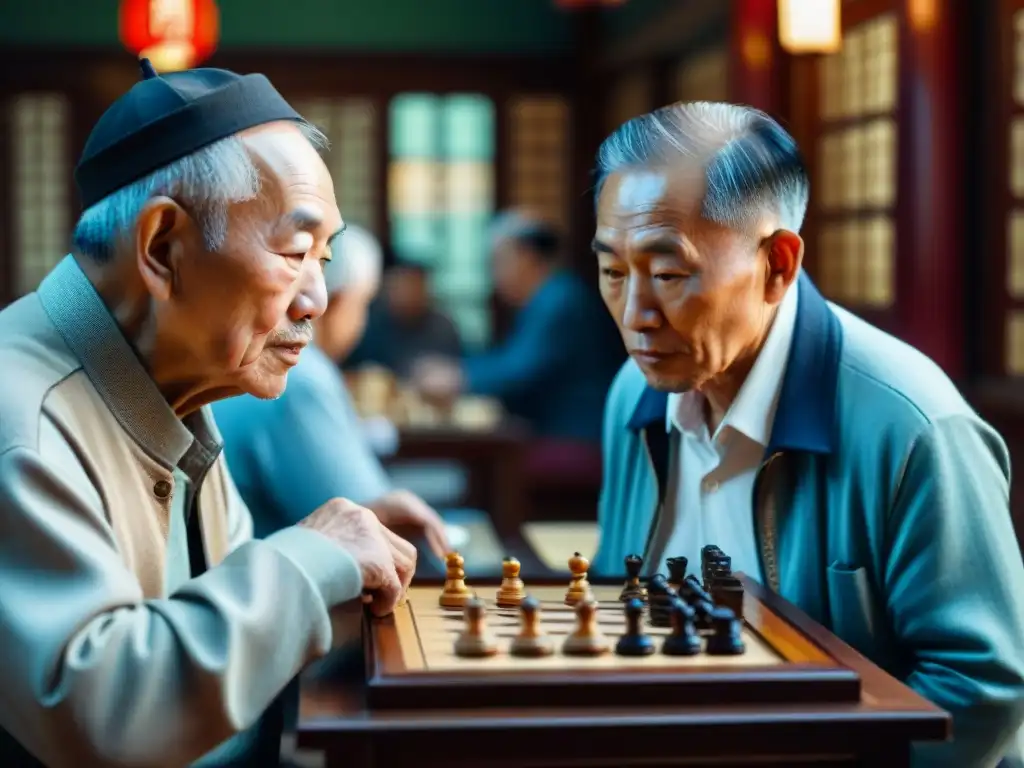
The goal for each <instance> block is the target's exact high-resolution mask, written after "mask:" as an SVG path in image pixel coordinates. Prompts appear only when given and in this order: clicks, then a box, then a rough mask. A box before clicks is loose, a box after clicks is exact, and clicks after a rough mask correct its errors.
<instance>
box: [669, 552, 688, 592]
mask: <svg viewBox="0 0 1024 768" xmlns="http://www.w3.org/2000/svg"><path fill="white" fill-rule="evenodd" d="M689 564H690V561H689V560H687V559H686V558H685V557H682V556H680V557H670V558H668V560H666V561H665V565H667V566H668V585H669V586H670V587H672V589H674V590H675V591H676V592H678V591H679V590H680V589H681V588H682V586H683V580H684V579H685V578H686V569H687V567H688V566H689Z"/></svg>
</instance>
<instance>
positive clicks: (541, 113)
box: [509, 96, 571, 231]
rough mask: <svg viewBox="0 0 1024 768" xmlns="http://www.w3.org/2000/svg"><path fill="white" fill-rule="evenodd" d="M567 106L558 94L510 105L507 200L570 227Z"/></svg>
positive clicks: (521, 99) (529, 97) (524, 99)
mask: <svg viewBox="0 0 1024 768" xmlns="http://www.w3.org/2000/svg"><path fill="white" fill-rule="evenodd" d="M569 139H570V136H569V105H568V104H567V103H566V101H565V99H563V98H562V97H560V96H521V97H517V98H515V99H513V100H512V102H511V103H510V104H509V143H510V147H511V150H510V153H509V163H510V166H511V167H510V174H509V175H510V177H511V179H510V188H509V202H510V204H511V205H512V206H514V207H517V208H529V209H532V210H535V211H539V212H541V213H543V214H544V215H545V217H546V218H548V219H549V220H550V221H551V222H552V223H553V224H555V225H556V226H558V227H560V228H561V229H562V230H563V231H564V230H565V229H567V228H568V225H569V179H570V176H571V174H570V173H569V167H568V158H569Z"/></svg>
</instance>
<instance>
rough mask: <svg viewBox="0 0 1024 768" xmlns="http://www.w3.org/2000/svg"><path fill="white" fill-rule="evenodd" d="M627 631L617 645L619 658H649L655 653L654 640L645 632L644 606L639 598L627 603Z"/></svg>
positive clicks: (616, 649)
mask: <svg viewBox="0 0 1024 768" xmlns="http://www.w3.org/2000/svg"><path fill="white" fill-rule="evenodd" d="M623 610H624V611H625V613H626V631H625V633H624V634H623V635H622V637H620V638H619V641H618V642H617V643H616V644H615V653H617V654H618V655H619V656H647V655H649V654H652V653H654V640H653V639H652V638H651V636H650V635H648V634H647V633H645V632H644V627H643V619H644V604H643V602H641V600H640V599H639V598H637V597H634V598H632V599H630V600H628V601H626V605H625V607H624V609H623Z"/></svg>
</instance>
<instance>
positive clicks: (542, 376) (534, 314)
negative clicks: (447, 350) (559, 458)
mask: <svg viewBox="0 0 1024 768" xmlns="http://www.w3.org/2000/svg"><path fill="white" fill-rule="evenodd" d="M490 242H491V247H492V259H493V273H494V288H495V291H496V293H497V294H498V297H499V298H500V299H501V300H502V301H504V302H505V303H507V304H508V305H509V306H511V307H513V308H515V309H516V316H515V320H514V324H513V327H512V329H511V332H510V334H509V337H508V338H507V340H506V341H505V342H504V343H502V344H501V345H499V346H497V347H495V348H494V349H492V350H490V351H488V352H485V353H483V354H480V355H475V356H470V357H466V358H464V359H463V360H462V361H461V362H457V361H450V360H443V359H439V358H425V359H422V360H420V361H419V362H418V363H417V365H416V369H415V372H414V383H415V385H416V387H417V388H418V389H419V391H420V392H421V393H422V394H423V395H424V396H425V397H427V398H430V399H432V400H435V401H441V402H445V401H452V400H454V399H455V398H456V397H458V396H459V395H460V394H471V395H486V396H491V397H496V398H498V399H500V400H501V402H502V404H503V405H504V407H505V408H506V410H507V411H508V412H509V413H510V414H512V415H514V416H518V417H520V418H522V419H523V420H524V421H526V422H528V423H529V424H530V426H531V428H532V431H533V433H534V435H535V436H536V437H537V438H539V439H540V440H541V441H543V442H548V443H549V444H550V445H553V446H556V445H557V449H555V451H554V452H555V453H556V454H558V455H563V456H564V455H566V454H567V452H568V451H570V450H571V446H574V445H575V446H579V447H581V448H582V449H583V451H584V452H586V453H590V452H592V451H593V449H594V448H596V447H597V446H598V445H599V444H600V440H601V414H602V411H603V408H604V400H605V396H606V394H607V392H608V387H609V385H610V384H611V381H612V378H613V377H614V376H615V373H616V371H617V370H618V367H619V365H620V364H621V362H622V359H623V354H622V343H621V340H620V339H619V338H618V335H617V334H616V332H615V328H614V326H613V325H612V324H611V322H610V321H609V318H608V315H607V312H606V311H605V309H604V307H603V305H602V304H601V301H600V298H599V297H598V295H597V294H596V293H595V292H594V291H592V290H590V289H589V288H588V287H587V286H586V285H585V284H584V283H583V281H582V280H580V279H579V278H578V277H577V276H576V275H574V274H573V273H571V272H570V271H569V270H567V269H565V268H564V267H563V263H562V259H563V256H564V254H563V252H562V244H561V239H560V237H559V235H558V233H557V231H556V230H555V229H554V228H553V227H552V226H550V225H549V224H547V223H546V222H545V221H543V220H542V219H541V218H539V217H536V216H533V215H531V214H529V213H526V212H520V211H510V212H507V213H505V214H503V215H501V216H499V217H498V218H497V220H496V221H495V223H494V224H493V226H492V230H491V237H490Z"/></svg>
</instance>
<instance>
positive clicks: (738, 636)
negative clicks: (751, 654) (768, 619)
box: [707, 608, 747, 656]
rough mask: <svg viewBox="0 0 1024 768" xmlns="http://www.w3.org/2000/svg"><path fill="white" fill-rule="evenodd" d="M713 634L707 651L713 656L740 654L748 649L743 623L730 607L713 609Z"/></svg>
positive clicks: (709, 639)
mask: <svg viewBox="0 0 1024 768" xmlns="http://www.w3.org/2000/svg"><path fill="white" fill-rule="evenodd" d="M711 630H712V635H711V637H709V638H708V644H707V652H708V654H709V655H711V656H739V655H740V654H742V653H744V652H745V651H746V650H747V647H746V645H745V644H744V642H743V625H742V623H741V622H740V620H739V619H737V618H736V614H734V613H733V612H732V611H730V610H729V609H728V608H715V609H714V610H712V611H711Z"/></svg>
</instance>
